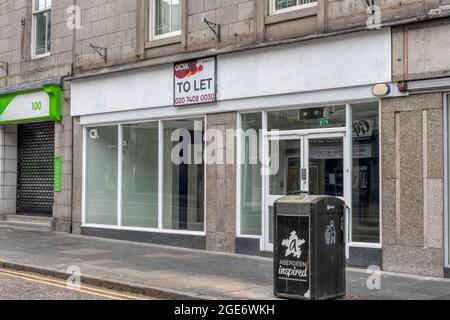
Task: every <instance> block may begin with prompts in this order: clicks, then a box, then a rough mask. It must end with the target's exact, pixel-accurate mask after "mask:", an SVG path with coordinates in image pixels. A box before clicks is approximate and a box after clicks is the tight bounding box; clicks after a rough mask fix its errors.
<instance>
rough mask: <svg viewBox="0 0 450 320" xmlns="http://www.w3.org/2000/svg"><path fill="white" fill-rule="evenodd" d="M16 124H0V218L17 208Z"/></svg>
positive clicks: (11, 213)
mask: <svg viewBox="0 0 450 320" xmlns="http://www.w3.org/2000/svg"><path fill="white" fill-rule="evenodd" d="M16 204H17V126H16V125H5V126H0V220H4V219H5V217H6V216H7V215H15V214H16V210H17V206H16Z"/></svg>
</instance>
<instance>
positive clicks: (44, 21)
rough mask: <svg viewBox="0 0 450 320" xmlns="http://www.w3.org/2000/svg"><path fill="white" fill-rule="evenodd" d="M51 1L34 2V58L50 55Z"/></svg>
mask: <svg viewBox="0 0 450 320" xmlns="http://www.w3.org/2000/svg"><path fill="white" fill-rule="evenodd" d="M51 10H52V1H51V0H33V24H32V37H33V38H32V50H33V51H32V56H33V57H34V58H36V57H37V58H38V57H40V56H44V55H47V54H50V35H51V33H50V29H51V28H50V27H51Z"/></svg>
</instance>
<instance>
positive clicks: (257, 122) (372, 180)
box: [240, 100, 381, 251]
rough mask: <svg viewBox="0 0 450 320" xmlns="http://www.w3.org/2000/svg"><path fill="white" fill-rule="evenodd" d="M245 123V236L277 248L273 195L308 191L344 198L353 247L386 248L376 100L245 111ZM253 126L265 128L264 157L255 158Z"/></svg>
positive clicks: (242, 201) (257, 129) (242, 186)
mask: <svg viewBox="0 0 450 320" xmlns="http://www.w3.org/2000/svg"><path fill="white" fill-rule="evenodd" d="M240 122H241V127H242V128H243V135H242V136H241V138H240V145H241V149H240V150H241V153H242V157H243V158H244V161H242V164H241V166H240V177H241V179H240V181H241V183H240V189H241V190H240V195H241V197H240V222H241V224H240V227H241V229H240V232H241V235H242V236H247V237H250V236H252V235H253V236H256V237H261V239H262V245H261V247H262V250H263V251H272V250H273V219H272V218H273V205H274V202H275V201H276V200H278V199H280V198H281V197H284V196H286V195H293V194H297V193H303V192H304V193H309V194H316V195H330V196H335V197H339V198H341V199H342V200H344V201H345V202H346V203H347V204H348V205H349V207H350V209H351V210H350V212H348V214H349V215H348V219H349V221H348V226H349V228H348V230H349V234H348V238H349V239H350V246H364V247H373V248H381V232H380V214H381V212H380V187H379V185H380V184H379V182H380V160H379V159H380V152H379V150H380V131H379V103H378V101H377V100H374V101H372V102H365V103H354V104H346V105H345V104H344V105H335V106H324V107H314V108H295V109H288V110H281V111H280V110H277V111H264V112H261V113H253V112H252V113H243V114H241V115H240ZM249 130H254V131H253V132H261V133H262V134H260V135H259V137H258V141H260V142H261V144H260V145H261V148H262V152H261V153H262V154H263V159H264V160H263V161H260V162H259V161H258V162H256V163H255V161H253V160H252V157H251V154H252V148H251V144H252V143H253V142H251V139H252V138H253V139H254V136H252V135H251V134H250V132H251V131H249ZM264 164H265V165H266V166H267V168H266V169H265V170H264ZM261 169H263V170H262V171H261ZM260 172H263V173H267V174H262V175H261V173H260ZM261 212H262V213H263V214H262V215H261ZM350 217H351V220H350Z"/></svg>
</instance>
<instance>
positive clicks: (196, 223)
mask: <svg viewBox="0 0 450 320" xmlns="http://www.w3.org/2000/svg"><path fill="white" fill-rule="evenodd" d="M163 126H164V221H163V222H164V229H170V230H187V231H204V228H205V209H204V208H205V204H204V194H205V190H204V188H205V185H204V182H205V178H204V177H205V166H204V162H203V149H204V143H203V121H202V120H176V121H165V122H164V123H163Z"/></svg>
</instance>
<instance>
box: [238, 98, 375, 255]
mask: <svg viewBox="0 0 450 320" xmlns="http://www.w3.org/2000/svg"><path fill="white" fill-rule="evenodd" d="M361 102H377V103H378V115H379V119H380V120H381V103H380V101H379V100H368V101H352V102H347V103H343V104H345V105H346V108H347V126H346V127H344V128H332V129H311V130H303V132H312V133H320V132H333V133H336V132H346V133H347V134H346V139H347V142H346V143H344V146H345V145H347V148H346V149H345V152H346V153H352V150H353V134H351V133H352V132H353V125H352V123H353V114H352V110H353V106H354V105H357V104H359V103H361ZM328 105H329V104H321V105H318V106H304V107H298V106H296V107H292V108H276V109H267V110H252V111H244V112H239V113H238V115H237V116H238V120H237V121H238V122H237V123H238V128H239V129H242V115H243V114H246V113H262V121H263V123H262V128H263V132H267V128H268V113H269V112H273V111H285V110H297V109H299V108H300V109H303V108H306V109H307V108H312V107H322V106H323V107H325V106H328ZM298 131H299V130H296V131H295V132H292V133H294V134H296V133H298ZM300 131H302V130H300ZM267 134H268V135H270V133H267ZM267 134H266V135H267ZM277 134H279V132H278V133H277ZM284 134H289V132H284ZM237 141H238V142H237V150H238V151H237V157H238V159H240V158H239V157H240V156H241V154H240V153H241V152H242V150H241V143H242V137H241V135H238V137H237ZM379 143H380V155H379V156H380V160H381V159H382V149H381V139H380V141H379ZM263 145H264V144H263ZM347 159H348V161H347V163H345V164H344V166H345V167H346V168H349V169H348V170H349V171H350V172H349V175H348V177H351V176H352V170H353V166H352V165H351V164H352V161H353V156H352V155H351V156H350V157H347ZM379 166H380V167H379V170H380V182H379V183H380V187H379V192H380V203H381V202H382V195H383V191H382V174H381V173H382V171H381V170H382V162H381V161H380V164H379ZM240 167H241V166H240V165H238V166H237V178H236V185H237V188H236V216H237V220H236V235H237V237H238V238H247V239H259V240H260V243H261V245H260V249H261V251H264V249H265V244H264V230H265V229H264V228H265V227H266V225H265V223H266V221H264V220H265V219H264V217H265V214H264V210H265V205H266V204H265V197H266V195H265V190H264V188H266V182H265V181H264V177H261V179H262V180H263V181H262V185H263V188H262V190H263V191H262V192H263V195H262V199H263V201H262V202H263V203H262V211H261V215H262V219H261V220H262V235H261V236H254V235H246V234H243V233H242V230H241V201H242V200H241V181H242V180H241V179H242V177H241V174H242V173H241V168H240ZM346 185H347V188H349V191H347V193H346V194H347V195H348V196H349V197H351V196H352V195H351V193H352V192H351V181H346ZM351 201H352V199H351V198H350V199H347V198H346V202H347V203H351ZM348 220H349V221H348V224H347V225H348V229H347V234H346V237H347V239H348V248H367V249H382V248H383V245H382V244H383V223H382V221H383V206H382V205H380V221H379V224H380V226H379V230H380V231H379V232H380V241H379V242H378V243H369V242H367V243H366V242H354V241H353V234H352V233H353V232H352V231H353V226H352V212H350V213H349V215H348Z"/></svg>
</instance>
